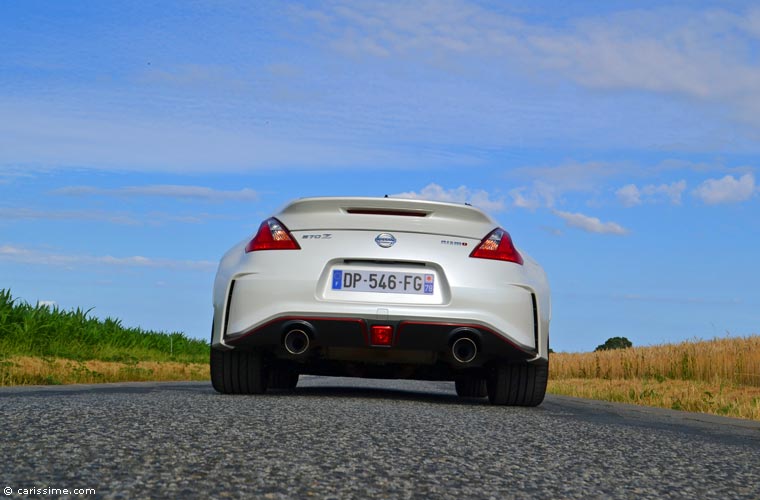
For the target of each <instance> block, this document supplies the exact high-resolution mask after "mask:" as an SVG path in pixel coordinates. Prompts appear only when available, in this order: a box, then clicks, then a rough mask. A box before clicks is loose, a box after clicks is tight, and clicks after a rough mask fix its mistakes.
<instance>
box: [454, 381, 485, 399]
mask: <svg viewBox="0 0 760 500" xmlns="http://www.w3.org/2000/svg"><path fill="white" fill-rule="evenodd" d="M454 387H456V390H457V396H459V397H460V398H484V397H486V396H487V395H488V391H487V389H486V379H484V378H481V377H473V376H469V375H468V376H462V377H459V378H457V379H456V380H455V381H454Z"/></svg>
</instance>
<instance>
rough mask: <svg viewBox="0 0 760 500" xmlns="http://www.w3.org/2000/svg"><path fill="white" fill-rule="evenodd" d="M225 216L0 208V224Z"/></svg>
mask: <svg viewBox="0 0 760 500" xmlns="http://www.w3.org/2000/svg"><path fill="white" fill-rule="evenodd" d="M221 218H225V217H222V216H218V215H211V214H207V213H198V214H192V215H177V214H169V213H165V212H149V213H146V214H134V213H125V212H115V213H114V212H104V211H101V210H38V209H33V208H21V207H17V208H0V224H2V223H3V222H9V221H22V220H80V221H93V222H107V223H110V224H120V225H127V226H142V225H147V226H160V225H164V224H168V223H173V222H179V223H182V224H202V223H204V222H206V221H208V220H211V219H221Z"/></svg>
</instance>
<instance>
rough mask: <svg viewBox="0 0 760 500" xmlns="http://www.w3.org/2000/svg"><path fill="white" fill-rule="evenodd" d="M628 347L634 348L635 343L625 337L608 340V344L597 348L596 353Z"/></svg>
mask: <svg viewBox="0 0 760 500" xmlns="http://www.w3.org/2000/svg"><path fill="white" fill-rule="evenodd" d="M627 347H633V343H632V342H631V341H630V340H628V339H627V338H625V337H612V338H609V339H607V342H605V343H604V344H602V345H600V346H597V347H596V349H594V352H597V351H609V350H611V349H625V348H627Z"/></svg>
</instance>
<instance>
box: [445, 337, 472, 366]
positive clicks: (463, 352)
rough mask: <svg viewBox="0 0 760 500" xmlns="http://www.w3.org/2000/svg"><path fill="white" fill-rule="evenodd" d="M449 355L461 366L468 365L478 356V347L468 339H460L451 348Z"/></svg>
mask: <svg viewBox="0 0 760 500" xmlns="http://www.w3.org/2000/svg"><path fill="white" fill-rule="evenodd" d="M451 355H452V356H454V359H456V360H457V361H458V362H460V363H462V364H466V363H469V362H471V361H472V360H473V359H475V357H476V356H477V355H478V345H477V344H476V343H475V341H474V340H472V339H471V338H469V337H460V338H458V339H457V340H456V341H455V342H454V344H453V345H452V346H451Z"/></svg>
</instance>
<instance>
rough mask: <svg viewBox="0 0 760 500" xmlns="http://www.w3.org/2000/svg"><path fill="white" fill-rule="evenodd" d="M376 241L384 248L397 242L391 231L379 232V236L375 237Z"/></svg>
mask: <svg viewBox="0 0 760 500" xmlns="http://www.w3.org/2000/svg"><path fill="white" fill-rule="evenodd" d="M375 243H377V244H378V245H379V246H381V247H382V248H390V247H392V246H393V245H395V244H396V237H395V236H393V235H392V234H391V233H382V234H378V235H377V238H375Z"/></svg>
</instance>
